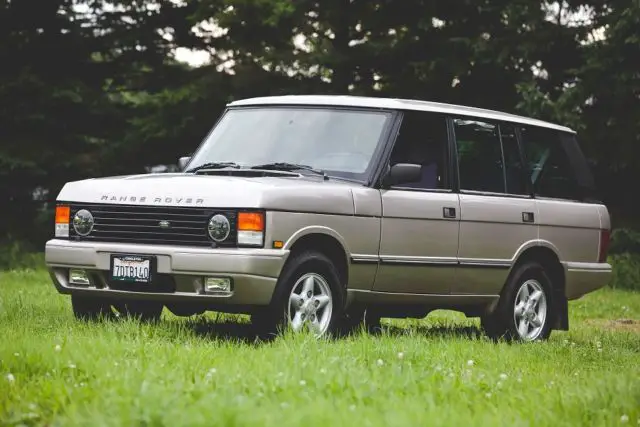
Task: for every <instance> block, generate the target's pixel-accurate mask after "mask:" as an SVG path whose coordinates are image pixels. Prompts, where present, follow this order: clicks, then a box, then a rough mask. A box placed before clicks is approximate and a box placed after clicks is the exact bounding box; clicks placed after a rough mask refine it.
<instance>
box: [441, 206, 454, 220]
mask: <svg viewBox="0 0 640 427" xmlns="http://www.w3.org/2000/svg"><path fill="white" fill-rule="evenodd" d="M442 217H443V218H455V217H456V208H448V207H444V208H442Z"/></svg>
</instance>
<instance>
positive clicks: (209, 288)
mask: <svg viewBox="0 0 640 427" xmlns="http://www.w3.org/2000/svg"><path fill="white" fill-rule="evenodd" d="M204 290H205V292H220V293H228V292H231V279H229V278H228V277H205V278H204Z"/></svg>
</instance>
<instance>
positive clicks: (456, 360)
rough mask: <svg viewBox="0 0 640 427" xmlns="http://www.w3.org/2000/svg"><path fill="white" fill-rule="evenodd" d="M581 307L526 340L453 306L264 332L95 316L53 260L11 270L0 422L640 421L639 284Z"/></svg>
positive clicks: (229, 323) (222, 322)
mask: <svg viewBox="0 0 640 427" xmlns="http://www.w3.org/2000/svg"><path fill="white" fill-rule="evenodd" d="M570 312H571V330H570V331H569V332H554V334H553V335H552V337H551V340H550V341H549V342H545V343H538V344H528V345H508V344H494V343H491V342H490V341H488V340H487V339H485V338H484V337H483V336H482V335H481V334H480V333H479V331H478V329H477V321H475V320H471V319H466V318H464V316H462V315H458V314H455V313H449V312H444V311H443V312H437V313H433V314H432V315H430V316H429V317H428V318H427V319H424V320H419V321H413V320H412V321H396V320H394V321H387V322H385V330H384V332H383V334H382V335H380V336H371V335H367V334H360V335H357V336H354V337H351V338H346V339H342V340H337V341H324V340H323V341H316V340H314V339H312V338H311V337H309V336H285V337H282V338H278V339H276V340H274V341H272V342H269V343H255V342H254V341H253V340H252V339H251V331H250V329H249V328H248V325H247V324H246V323H244V322H246V319H244V318H242V317H240V318H229V317H226V318H217V317H216V314H214V313H212V314H208V315H206V316H201V317H197V318H193V319H181V318H177V317H174V316H172V315H170V314H168V313H165V315H164V318H163V321H162V323H161V324H159V325H141V324H138V323H136V322H131V321H126V322H125V321H119V322H112V323H102V324H84V323H81V322H78V321H75V320H74V319H73V317H72V314H71V308H70V301H69V299H68V297H65V296H61V295H58V294H57V293H56V292H55V290H54V288H53V286H52V285H50V283H49V278H48V276H47V274H46V272H44V271H43V270H39V271H35V272H34V271H31V272H29V271H25V272H10V273H0V340H1V341H0V375H1V376H0V425H60V426H75V425H82V426H88V425H91V426H120V425H122V426H180V425H189V426H217V425H220V426H240V425H243V426H244V425H247V426H249V425H250V426H258V425H259V426H262V425H277V426H278V427H285V426H307V427H308V426H334V425H335V426H347V425H362V426H383V425H384V426H386V425H407V426H423V425H434V426H438V425H442V426H462V425H487V426H498V425H508V426H525V425H531V426H533V425H535V426H545V425H548V426H563V425H580V426H598V425H625V424H626V425H634V426H635V425H640V320H639V319H640V293H630V292H623V291H612V290H608V289H605V290H600V291H598V292H596V293H594V294H592V295H589V296H587V297H585V298H583V299H581V300H579V301H576V302H572V303H571V305H570Z"/></svg>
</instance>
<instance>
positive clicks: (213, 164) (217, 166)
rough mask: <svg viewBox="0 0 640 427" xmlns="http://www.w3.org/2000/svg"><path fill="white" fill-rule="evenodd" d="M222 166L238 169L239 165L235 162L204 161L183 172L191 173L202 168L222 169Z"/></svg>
mask: <svg viewBox="0 0 640 427" xmlns="http://www.w3.org/2000/svg"><path fill="white" fill-rule="evenodd" d="M223 168H235V169H239V168H240V165H239V164H237V163H235V162H209V163H204V164H202V165H200V166H196V167H194V168H191V169H189V170H186V171H185V172H186V173H193V172H198V171H199V170H202V169H223Z"/></svg>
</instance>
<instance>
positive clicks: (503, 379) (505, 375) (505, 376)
mask: <svg viewBox="0 0 640 427" xmlns="http://www.w3.org/2000/svg"><path fill="white" fill-rule="evenodd" d="M507 378H508V376H507V374H500V379H501V380H502V381H505V380H506V379H507Z"/></svg>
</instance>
